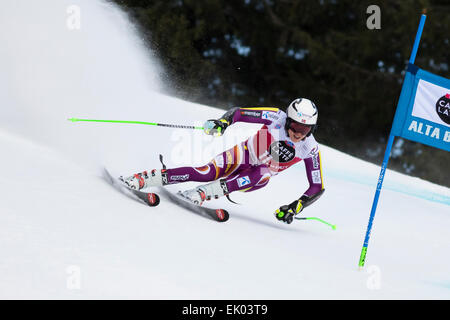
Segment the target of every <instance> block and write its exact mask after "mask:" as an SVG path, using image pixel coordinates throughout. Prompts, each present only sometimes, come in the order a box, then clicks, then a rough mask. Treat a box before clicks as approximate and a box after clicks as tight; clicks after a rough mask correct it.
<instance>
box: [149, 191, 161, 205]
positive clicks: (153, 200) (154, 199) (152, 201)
mask: <svg viewBox="0 0 450 320" xmlns="http://www.w3.org/2000/svg"><path fill="white" fill-rule="evenodd" d="M160 201H161V199H160V198H159V196H158V195H157V194H156V193H147V199H146V202H147V204H148V205H149V206H150V207H156V206H157V205H158V204H159V203H160Z"/></svg>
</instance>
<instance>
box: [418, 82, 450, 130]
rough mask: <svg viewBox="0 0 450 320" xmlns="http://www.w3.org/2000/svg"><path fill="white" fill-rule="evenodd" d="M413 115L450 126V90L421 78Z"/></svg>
mask: <svg viewBox="0 0 450 320" xmlns="http://www.w3.org/2000/svg"><path fill="white" fill-rule="evenodd" d="M412 116H414V117H418V118H422V119H425V120H428V121H431V122H434V123H436V124H440V125H444V126H447V127H450V92H449V90H448V89H447V88H444V87H440V86H438V85H435V84H433V83H431V82H428V81H425V80H423V79H420V80H419V83H418V85H417V92H416V97H415V100H414V105H413V110H412Z"/></svg>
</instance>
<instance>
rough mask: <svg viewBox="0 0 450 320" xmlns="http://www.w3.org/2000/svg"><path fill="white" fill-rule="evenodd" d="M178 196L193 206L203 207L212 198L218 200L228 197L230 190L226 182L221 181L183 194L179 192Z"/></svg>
mask: <svg viewBox="0 0 450 320" xmlns="http://www.w3.org/2000/svg"><path fill="white" fill-rule="evenodd" d="M178 195H179V196H181V197H182V198H184V199H185V200H188V201H189V202H192V203H193V204H196V205H199V206H201V205H202V204H203V202H204V201H205V200H211V199H212V198H214V199H218V198H219V197H222V196H224V195H228V188H227V184H226V180H225V179H221V180H216V181H213V182H211V183H208V184H204V185H201V186H198V187H196V188H194V189H190V190H186V191H183V192H181V191H179V192H178Z"/></svg>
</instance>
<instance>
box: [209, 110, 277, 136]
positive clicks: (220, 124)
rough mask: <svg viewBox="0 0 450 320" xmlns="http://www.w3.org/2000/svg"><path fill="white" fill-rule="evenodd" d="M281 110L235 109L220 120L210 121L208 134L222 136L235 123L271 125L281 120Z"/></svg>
mask: <svg viewBox="0 0 450 320" xmlns="http://www.w3.org/2000/svg"><path fill="white" fill-rule="evenodd" d="M279 113H280V110H279V109H278V108H270V107H241V108H239V107H234V108H231V109H230V110H228V111H227V112H226V113H225V114H224V115H223V116H222V117H221V118H220V119H219V120H208V121H206V122H205V124H204V126H203V127H204V131H205V133H206V134H210V135H214V136H220V135H222V134H223V132H224V131H225V130H226V128H227V127H228V126H230V125H232V124H233V123H235V122H247V123H261V124H265V125H270V124H271V123H272V122H273V121H275V120H278V119H279Z"/></svg>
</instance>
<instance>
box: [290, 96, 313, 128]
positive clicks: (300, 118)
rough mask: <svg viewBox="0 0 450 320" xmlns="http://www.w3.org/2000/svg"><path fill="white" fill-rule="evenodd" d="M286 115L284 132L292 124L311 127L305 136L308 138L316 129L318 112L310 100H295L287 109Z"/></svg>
mask: <svg viewBox="0 0 450 320" xmlns="http://www.w3.org/2000/svg"><path fill="white" fill-rule="evenodd" d="M286 113H287V119H286V131H287V130H288V129H289V128H290V127H291V125H292V124H293V122H296V123H299V124H301V125H303V126H307V127H311V130H310V131H309V132H308V134H307V136H310V135H311V134H312V133H313V132H314V130H315V129H316V126H317V118H318V116H319V110H317V107H316V105H315V104H314V102H312V101H311V100H309V99H306V98H297V99H295V100H294V101H292V102H291V104H290V105H289V107H288V108H287V112H286Z"/></svg>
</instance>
